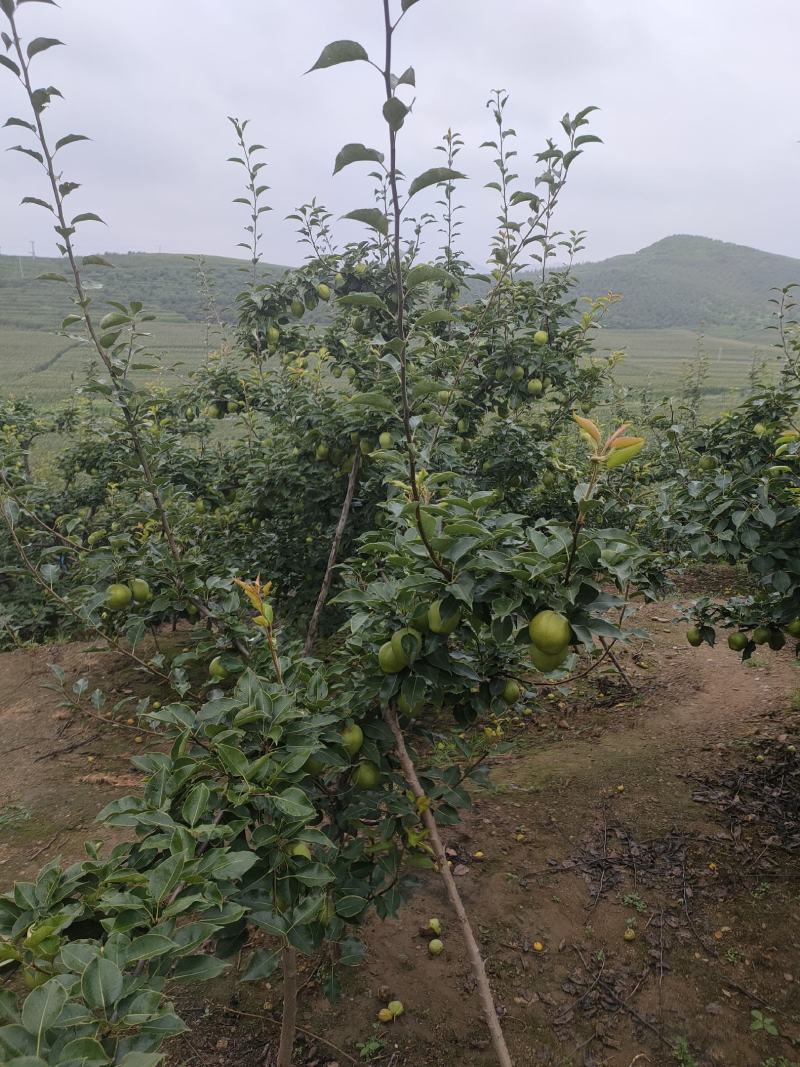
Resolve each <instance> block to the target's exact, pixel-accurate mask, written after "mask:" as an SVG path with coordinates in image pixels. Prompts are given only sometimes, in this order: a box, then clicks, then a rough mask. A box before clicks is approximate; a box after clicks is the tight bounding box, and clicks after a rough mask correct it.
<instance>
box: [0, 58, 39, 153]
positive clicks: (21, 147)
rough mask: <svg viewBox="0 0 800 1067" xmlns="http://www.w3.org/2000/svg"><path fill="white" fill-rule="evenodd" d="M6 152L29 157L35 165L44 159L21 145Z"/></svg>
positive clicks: (15, 145) (16, 145) (13, 146)
mask: <svg viewBox="0 0 800 1067" xmlns="http://www.w3.org/2000/svg"><path fill="white" fill-rule="evenodd" d="M2 58H3V57H2V56H0V59H2ZM7 151H9V152H23V153H24V154H25V155H26V156H31V157H32V158H33V159H35V160H36V162H37V163H44V159H43V158H42V153H41V152H35V151H34V150H33V149H32V148H26V147H25V146H24V145H21V144H14V145H12V146H11V147H10V148H9V149H8V150H7Z"/></svg>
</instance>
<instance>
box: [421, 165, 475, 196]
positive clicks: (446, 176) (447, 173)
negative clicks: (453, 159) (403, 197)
mask: <svg viewBox="0 0 800 1067" xmlns="http://www.w3.org/2000/svg"><path fill="white" fill-rule="evenodd" d="M457 178H466V174H462V173H461V171H460V170H451V169H450V167H431V169H430V170H425V171H423V172H422V174H418V175H417V177H416V178H415V179H414V180H413V182H412V183H411V185H409V187H408V197H409V200H410V199H411V197H412V196H415V195H416V194H417V193H418V192H420V191H421V190H422V189H427V188H428V186H429V185H439V184H440V183H441V182H452V181H455V180H456V179H457Z"/></svg>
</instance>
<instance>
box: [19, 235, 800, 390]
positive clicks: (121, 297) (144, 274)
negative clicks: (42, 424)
mask: <svg viewBox="0 0 800 1067" xmlns="http://www.w3.org/2000/svg"><path fill="white" fill-rule="evenodd" d="M106 258H107V259H108V260H110V262H111V263H112V264H113V268H104V267H89V268H86V270H85V275H84V277H85V280H86V283H87V286H88V288H89V289H90V290H91V293H92V297H93V300H94V301H95V305H96V307H97V308H98V309H101V310H102V309H104V308H106V307H108V304H109V301H112V300H115V301H120V302H122V303H129V302H130V301H131V300H141V301H142V302H143V303H144V304H145V306H146V307H147V308H148V309H149V310H151V311H153V312H155V313H156V315H157V321H155V322H154V323H152V324H151V327H150V332H151V335H152V340H151V345H152V348H153V350H154V351H155V352H157V353H159V354H160V355H161V356H162V365H163V367H164V372H165V373H166V374H171V373H173V372H174V371H175V369H176V368H177V369H179V368H180V366H181V365H187V366H193V365H194V366H196V365H197V363H198V362H199V361H200V360H201V359H202V358H203V357H204V356H205V354H206V353H207V352H208V351H209V349H211V348H214V347H217V346H218V345H219V340H220V327H219V326H218V325H216V324H214V320H215V318H216V317H217V316H218V317H219V319H221V320H222V321H225V320H227V321H234V320H235V303H236V294H237V293H239V292H240V291H241V290H242V289H243V288H245V287H246V286H247V284H248V277H249V273H248V271H247V270H244V271H243V270H242V268H243V267H245V266H246V265H245V264H244V262H243V261H241V260H237V259H226V258H223V257H220V256H206V257H203V258H202V263H201V262H200V260H199V257H192V258H190V257H187V256H183V255H169V254H160V253H159V254H151V253H138V252H131V253H127V254H125V255H115V254H113V253H109V254H108V255H107V257H106ZM283 269H284V268H282V267H279V266H274V265H265V266H264V267H263V268H262V276H263V277H264V278H267V277H269V276H270V275H274V274H275V273H279V272H281V271H282V270H283ZM46 272H59V273H63V272H64V264H63V262H62V261H61V260H59V259H42V258H38V257H37V258H36V259H32V258H31V257H30V256H28V257H24V256H23V257H17V256H0V391H5V392H11V391H14V392H18V393H25V394H29V395H31V396H32V397H34V398H35V399H36V400H38V401H39V402H42V403H47V404H50V403H55V402H57V401H59V400H60V399H62V398H63V397H64V396H65V395H66V394H67V393H68V392H69V391H70V390H71V389H72V388H74V387H75V386H77V385H79V384H80V383H81V381H82V380H83V376H84V370H85V365H86V361H87V360H88V359H89V358H90V356H91V353H90V352H89V350H88V349H87V348H85V347H83V346H81V345H77V344H75V343H74V342H71V341H69V340H68V339H65V338H64V337H61V336H59V335H58V334H57V333H56V330H57V329H58V326H59V323H60V322H61V320H62V319H63V317H64V316H65V315H66V314H67V313H68V312H69V311H71V310H72V305H71V303H70V292H71V290H70V288H69V286H67V285H60V284H58V283H56V282H42V281H37V276H38V275H39V274H43V273H46ZM575 273H576V276H577V280H578V291H579V292H581V293H587V294H591V295H595V296H596V295H600V294H603V293H607V292H609V291H611V292H616V293H621V294H622V296H623V299H622V300H621V301H620V302H619V303H617V304H615V305H614V306H613V307H612V308H611V310H610V312H609V315H608V317H607V319H606V325H607V327H608V329H607V330H606V331H604V332H603V333H601V335H600V338H599V341H598V347H600V348H607V349H612V348H613V349H616V348H625V349H627V353H628V355H627V358H626V360H625V362H624V363H623V364H622V366H621V369H620V378H621V380H622V381H623V382H626V383H627V384H631V385H640V384H643V383H644V382H648V383H650V384H651V385H652V386H653V387H654V388H664V389H671V388H673V387H674V385H675V384H676V383H679V382H680V380H681V378H682V375H683V370H682V367H681V364H682V361H683V360H686V359H690V358H692V356H693V352H694V349H695V344H696V338H695V335H696V334H697V333H699V332H702V333H703V334H704V335H705V342H704V347H705V349H706V351H707V352H708V353H709V355H710V356H711V359H712V375H711V377H712V380H713V388H714V390H715V391H718V392H721V391H722V390H724V389H727V388H735V387H737V386H738V385H739V384H741V383H742V382H743V381H744V379H745V376H746V373H747V370H748V368H749V366H750V364H751V363H752V360H753V357H754V355H755V353H756V349H758V351H759V352H760V353H761V354H762V355H763V354H766V353H767V352H768V350H769V346H770V345H771V344H772V343H773V337H772V335H771V334H770V333H766V332H765V331H764V327H765V326H766V325H767V324H768V323H769V321H770V305H769V303H768V300H769V297H770V295H771V293H770V290H771V289H772V287H774V286H783V285H786V284H788V283H789V282H792V281H800V259H791V258H789V257H787V256H776V255H773V254H771V253H769V252H760V251H758V250H757V249H754V248H746V247H743V246H741V245H734V244H728V243H726V242H723V241H713V240H710V239H709V238H706V237H687V236H676V237H666V238H664V240H662V241H658V242H656V243H655V244H653V245H650V246H649V247H648V248H643V249H642V250H641V251H639V252H635V253H633V254H631V255H625V256H614V257H613V258H612V259H607V260H603V261H602V262H599V263H584V264H580V265H579V266H578V267H577V268H576V272H575ZM210 305H213V307H214V314H213V315H212V314H209V306H210ZM209 323H210V325H209ZM709 384H710V385H711V384H712V382H710V383H709Z"/></svg>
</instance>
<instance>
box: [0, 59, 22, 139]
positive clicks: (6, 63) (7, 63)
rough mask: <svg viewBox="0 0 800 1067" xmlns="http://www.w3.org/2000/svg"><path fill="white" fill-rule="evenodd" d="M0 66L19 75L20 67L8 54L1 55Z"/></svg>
mask: <svg viewBox="0 0 800 1067" xmlns="http://www.w3.org/2000/svg"><path fill="white" fill-rule="evenodd" d="M0 67H6V68H7V69H8V70H10V71H11V73H12V74H16V76H17V77H19V67H18V66H17V64H16V63H15V62H14V61H13V59H9V58H8V56H0ZM20 125H21V124H20Z"/></svg>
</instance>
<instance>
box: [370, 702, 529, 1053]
mask: <svg viewBox="0 0 800 1067" xmlns="http://www.w3.org/2000/svg"><path fill="white" fill-rule="evenodd" d="M384 719H385V721H386V723H387V725H388V727H389V729H390V730H391V731H392V734H393V735H394V741H395V751H396V753H397V758H398V759H399V761H400V766H401V768H402V771H403V775H404V777H405V779H406V781H407V782H408V785H409V788H410V789H411V792H412V793H413V794H414V796H415V797H417V798H418V799H422V798H424V796H425V792H424V790H423V788H422V786H421V785H420V782H419V778H418V777H417V772H416V768H415V767H414V763H413V761H412V759H411V756H410V755H409V754H408V749H407V748H406V743H405V738H404V737H403V731H402V730H401V729H400V724H399V723H398V721H397V713H396V712H395V710H394V708H388V709H387V711H386V712H385V713H384ZM420 818H421V819H422V823H423V825H424V827H425V829H426V830H427V831H428V837H429V839H430V843H431V845H432V847H433V851H434V854H435V856H436V865H437V867H438V868H439V874H440V875H441V876H442V880H443V881H444V887H445V890H446V891H447V896H448V898H449V900H450V903H451V904H452V905H453V910H454V911H455V913H456V916H457V917H458V922H459V925H460V927H461V933H462V935H463V937H464V941H465V942H466V945H467V952H468V953H469V958H470V962H471V963H472V970H473V972H474V974H475V979H476V981H477V983H478V993H479V995H480V999H481V1006H482V1007H483V1014H484V1017H485V1019H486V1025H487V1026H488V1027H489V1033H490V1034H491V1038H492V1045H493V1046H494V1051H495V1055H496V1056H497V1062H498V1063H499V1064H500V1065H501V1067H513V1062H512V1060H511V1056H510V1055H509V1051H508V1048H507V1046H506V1040H505V1037H504V1036H503V1030H502V1028H501V1026H500V1020H499V1019H498V1017H497V1010H496V1009H495V1006H494V998H493V997H492V990H491V987H490V985H489V979H488V978H487V976H486V967H485V966H484V962H483V957H482V956H481V950H480V947H479V945H478V942H477V941H476V940H475V935H474V934H473V932H472V927H471V925H470V921H469V918H468V916H467V912H466V910H465V908H464V902H463V901H462V899H461V895H460V894H459V892H458V887H457V886H456V882H455V879H454V878H453V874H452V871H451V870H450V865H449V863H448V862H447V856H446V854H445V851H444V845H443V844H442V839H441V837H440V836H439V829H438V827H437V825H436V820H435V819H434V817H433V813H432V812H431V810H430V808H428V807H424V808H423V809H422V812H421V815H420Z"/></svg>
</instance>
